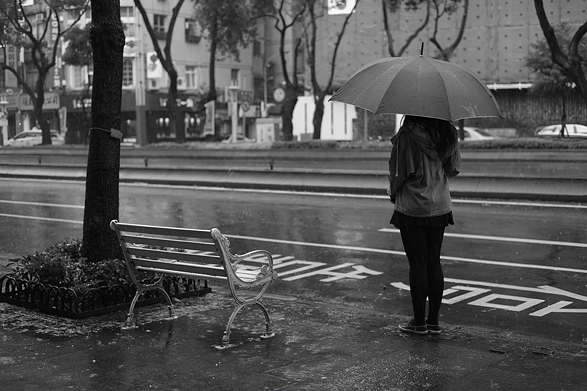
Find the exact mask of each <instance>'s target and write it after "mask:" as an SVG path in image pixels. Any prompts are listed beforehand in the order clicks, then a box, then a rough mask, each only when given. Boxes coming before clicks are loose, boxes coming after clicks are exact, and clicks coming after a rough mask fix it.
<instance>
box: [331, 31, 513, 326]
mask: <svg viewBox="0 0 587 391" xmlns="http://www.w3.org/2000/svg"><path fill="white" fill-rule="evenodd" d="M423 50H424V44H423V43H422V46H421V48H420V55H419V56H415V57H393V58H386V59H381V60H377V61H375V62H373V63H370V64H367V65H365V66H364V67H363V68H361V69H359V70H358V71H357V72H355V74H354V75H353V76H351V77H350V78H349V79H348V80H347V81H346V82H345V83H344V85H343V86H342V87H341V88H340V89H338V90H337V91H336V92H335V93H334V95H333V96H332V97H331V98H330V100H332V101H339V102H344V103H349V104H352V105H355V106H357V107H362V108H364V109H366V110H369V111H371V112H372V113H375V114H379V113H395V114H404V115H406V116H407V117H405V120H404V123H403V126H402V127H401V129H400V131H399V132H398V134H397V135H396V136H395V137H394V138H393V139H392V142H393V150H392V152H391V158H390V159H389V174H390V181H389V182H390V188H389V195H390V197H391V201H392V202H393V203H394V213H393V216H392V218H391V223H392V224H394V225H395V226H396V227H398V228H399V229H400V233H401V237H402V242H403V245H404V249H405V251H406V255H407V256H408V261H409V264H410V273H409V280H410V291H411V295H412V305H413V309H414V317H413V319H412V320H411V321H410V322H409V323H408V324H406V325H400V326H399V329H400V331H404V332H408V333H415V334H428V333H431V334H440V332H441V328H440V326H439V325H438V316H439V311H440V304H441V302H442V294H443V289H444V276H443V272H442V267H441V265H440V249H441V247H442V239H443V237H444V229H445V227H446V226H447V225H449V224H454V223H453V216H452V209H451V199H450V193H449V188H448V178H449V177H452V176H455V175H457V174H458V172H459V166H460V159H461V155H460V151H459V145H458V139H457V133H456V129H455V128H454V126H452V121H457V120H459V119H465V118H479V117H499V118H503V117H502V115H501V112H500V110H499V106H498V104H497V102H496V100H495V98H494V97H493V95H492V94H491V92H490V91H489V89H488V88H487V86H485V83H484V82H483V81H482V80H481V79H479V78H478V77H477V76H476V75H475V74H473V73H472V72H470V71H469V70H467V69H465V68H462V67H460V66H458V65H455V64H452V63H449V62H446V61H441V60H435V59H431V58H427V57H425V56H424V55H423ZM426 299H428V300H429V308H428V317H427V318H426V313H425V311H426Z"/></svg>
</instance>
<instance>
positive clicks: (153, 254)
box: [126, 246, 222, 265]
mask: <svg viewBox="0 0 587 391" xmlns="http://www.w3.org/2000/svg"><path fill="white" fill-rule="evenodd" d="M126 248H127V249H128V251H129V252H130V253H131V254H132V255H134V256H136V257H144V258H156V259H160V258H163V259H174V260H178V261H187V262H194V263H204V264H209V263H213V264H217V265H220V264H222V260H221V259H220V256H219V255H210V254H193V253H187V252H186V253H183V252H177V251H166V250H155V249H150V248H142V247H141V248H139V247H132V246H127V247H126Z"/></svg>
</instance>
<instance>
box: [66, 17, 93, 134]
mask: <svg viewBox="0 0 587 391" xmlns="http://www.w3.org/2000/svg"><path fill="white" fill-rule="evenodd" d="M90 27H91V24H86V26H85V27H84V28H83V29H82V28H79V27H77V26H74V27H73V28H72V29H71V30H70V31H69V32H68V33H67V34H65V35H64V36H63V39H64V40H65V42H66V43H67V47H66V49H65V52H64V53H63V55H62V56H61V60H62V61H63V63H64V64H66V65H72V66H79V67H83V66H89V65H91V64H92V63H93V55H92V44H91V42H90ZM91 87H92V85H91V83H90V82H88V83H87V85H86V88H85V89H84V91H83V92H82V93H81V94H80V100H81V102H82V114H83V118H84V124H85V126H84V128H85V129H89V128H90V123H89V118H88V112H87V107H86V103H85V102H86V101H87V100H90V99H91V95H90V91H91ZM88 106H89V105H88ZM86 132H87V130H85V131H84V133H83V134H84V143H86V144H87V142H88V137H87V136H88V135H89V133H86Z"/></svg>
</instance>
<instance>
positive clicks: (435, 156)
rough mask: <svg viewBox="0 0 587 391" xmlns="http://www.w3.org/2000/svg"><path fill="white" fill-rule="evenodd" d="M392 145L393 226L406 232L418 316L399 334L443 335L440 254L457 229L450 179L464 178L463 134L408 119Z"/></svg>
mask: <svg viewBox="0 0 587 391" xmlns="http://www.w3.org/2000/svg"><path fill="white" fill-rule="evenodd" d="M391 141H392V143H393V149H392V151H391V157H390V159H389V196H390V199H391V202H392V203H393V204H394V212H393V216H392V218H391V224H393V225H394V226H395V227H396V228H398V229H399V230H400V233H401V238H402V243H403V246H404V250H405V252H406V255H407V257H408V261H409V264H410V272H409V281H410V293H411V296H412V307H413V311H414V317H413V318H412V320H411V321H410V322H409V323H408V324H406V325H400V326H399V330H400V331H403V332H407V333H413V334H422V335H424V334H428V333H430V334H440V333H441V327H440V326H439V325H438V317H439V311H440V305H441V302H442V294H443V291H444V274H443V272H442V266H441V264H440V250H441V248H442V240H443V237H444V229H445V227H446V226H448V225H449V224H454V220H453V215H452V204H451V198H450V192H449V186H448V178H451V177H454V176H456V175H457V174H458V173H459V168H460V163H461V154H460V150H459V143H458V138H457V131H456V129H455V128H454V126H452V124H451V123H450V122H449V121H445V120H441V119H435V118H426V117H418V116H407V117H405V119H404V123H403V125H402V127H401V128H400V130H399V132H398V133H397V134H396V135H395V136H394V137H393V138H392V140H391ZM427 299H428V316H427V317H426V300H427Z"/></svg>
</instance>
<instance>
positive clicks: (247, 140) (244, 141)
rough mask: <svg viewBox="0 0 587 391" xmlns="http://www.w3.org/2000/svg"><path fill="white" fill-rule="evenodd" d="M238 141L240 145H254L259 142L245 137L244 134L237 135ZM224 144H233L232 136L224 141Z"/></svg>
mask: <svg viewBox="0 0 587 391" xmlns="http://www.w3.org/2000/svg"><path fill="white" fill-rule="evenodd" d="M236 141H237V142H239V143H254V142H256V141H257V140H255V139H254V138H248V137H246V136H243V135H242V134H237V135H236ZM222 142H223V143H232V142H233V140H232V135H230V136H228V138H226V139H224V140H222Z"/></svg>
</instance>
